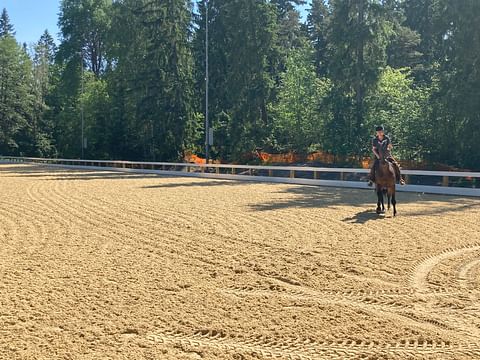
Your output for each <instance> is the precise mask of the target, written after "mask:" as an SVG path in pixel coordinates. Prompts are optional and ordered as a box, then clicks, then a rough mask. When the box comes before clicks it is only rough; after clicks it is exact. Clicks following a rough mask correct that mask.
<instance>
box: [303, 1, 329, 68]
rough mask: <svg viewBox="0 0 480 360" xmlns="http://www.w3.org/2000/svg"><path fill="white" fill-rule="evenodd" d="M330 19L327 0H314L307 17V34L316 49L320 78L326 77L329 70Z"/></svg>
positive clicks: (316, 63)
mask: <svg viewBox="0 0 480 360" xmlns="http://www.w3.org/2000/svg"><path fill="white" fill-rule="evenodd" d="M329 18H330V9H329V8H328V5H327V3H326V0H313V1H312V7H311V9H310V12H309V14H308V17H307V32H308V37H309V39H310V41H311V43H312V44H313V48H314V49H315V65H316V69H317V74H319V75H320V76H325V75H326V74H327V68H328V55H327V51H328V49H327V46H328V29H329Z"/></svg>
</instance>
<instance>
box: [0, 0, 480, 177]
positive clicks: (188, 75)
mask: <svg viewBox="0 0 480 360" xmlns="http://www.w3.org/2000/svg"><path fill="white" fill-rule="evenodd" d="M305 5H306V8H307V12H306V14H305V13H303V12H300V10H299V6H305ZM207 14H208V31H209V68H210V71H209V98H210V105H209V114H210V116H209V117H210V123H211V126H212V128H213V132H214V144H213V147H212V154H211V155H212V157H213V158H215V159H218V160H221V161H224V162H241V161H243V160H242V159H245V155H246V154H249V153H252V152H253V151H255V150H256V149H263V150H264V151H266V152H269V153H297V154H308V153H311V152H315V151H322V152H325V153H328V154H333V155H335V156H338V157H339V158H342V157H350V158H358V159H360V158H362V157H364V156H370V152H371V137H372V136H373V133H374V128H375V126H376V125H384V126H385V127H386V129H387V134H389V135H390V136H391V138H392V141H393V143H394V145H395V149H394V154H395V156H396V157H398V158H399V159H401V160H404V161H414V162H424V163H429V164H434V163H440V164H445V165H448V166H451V167H457V168H463V169H472V170H480V141H479V138H480V27H479V26H478V19H480V1H478V0H458V1H451V0H354V1H353V0H329V1H327V0H312V1H309V2H308V4H306V2H305V1H304V0H209V1H206V0H201V1H198V2H193V1H190V0H63V1H61V4H60V10H59V18H58V25H59V29H60V34H59V39H58V41H55V40H54V37H53V36H52V35H51V34H49V33H48V31H45V33H44V34H43V35H42V36H41V38H40V39H39V40H38V42H36V43H35V44H28V45H27V44H20V43H18V42H17V40H16V38H15V24H13V23H12V22H11V21H10V19H9V15H8V9H4V10H3V12H2V14H1V17H0V154H1V155H18V156H35V157H64V158H80V157H82V156H83V157H85V158H90V159H121V160H145V161H174V160H179V159H183V158H184V156H185V154H187V153H193V154H196V155H198V156H204V143H205V111H206V109H205V100H204V99H205V78H206V74H205V61H206V51H205V38H206V36H205V35H206V24H207V21H206V20H207V19H206V16H207ZM82 118H83V122H84V126H83V128H84V135H83V139H82Z"/></svg>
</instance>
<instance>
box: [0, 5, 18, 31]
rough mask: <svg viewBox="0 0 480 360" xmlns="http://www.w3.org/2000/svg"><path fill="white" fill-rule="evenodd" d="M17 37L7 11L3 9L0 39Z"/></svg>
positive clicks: (0, 20)
mask: <svg viewBox="0 0 480 360" xmlns="http://www.w3.org/2000/svg"><path fill="white" fill-rule="evenodd" d="M6 36H11V37H13V36H15V31H14V27H13V24H12V23H11V22H10V17H9V16H8V12H7V9H5V8H3V11H2V15H0V37H6Z"/></svg>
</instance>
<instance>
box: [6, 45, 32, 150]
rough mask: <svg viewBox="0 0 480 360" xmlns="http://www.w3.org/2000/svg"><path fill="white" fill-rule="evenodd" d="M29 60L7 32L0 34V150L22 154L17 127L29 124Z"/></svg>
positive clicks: (22, 127)
mask: <svg viewBox="0 0 480 360" xmlns="http://www.w3.org/2000/svg"><path fill="white" fill-rule="evenodd" d="M31 71H32V67H31V62H30V59H29V58H28V56H27V55H26V53H25V52H24V51H23V49H22V47H21V46H19V45H18V44H17V42H16V41H15V39H14V38H13V37H11V36H6V37H3V38H0V153H2V154H5V155H6V154H12V155H13V154H17V155H18V154H22V151H23V149H22V148H19V138H18V136H19V135H21V131H23V130H25V129H26V128H27V127H28V126H29V120H30V117H31V114H32V109H33V104H32V96H31V79H32V76H31Z"/></svg>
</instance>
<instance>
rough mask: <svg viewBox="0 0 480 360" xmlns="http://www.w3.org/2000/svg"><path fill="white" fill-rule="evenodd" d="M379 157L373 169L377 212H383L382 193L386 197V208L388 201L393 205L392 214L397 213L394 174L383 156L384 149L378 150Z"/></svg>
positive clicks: (393, 170)
mask: <svg viewBox="0 0 480 360" xmlns="http://www.w3.org/2000/svg"><path fill="white" fill-rule="evenodd" d="M379 155H380V159H379V161H378V166H377V168H376V169H375V190H376V192H377V214H383V213H385V204H384V194H385V192H386V194H387V197H388V210H390V201H391V203H392V205H393V216H396V215H397V199H396V197H395V183H396V175H395V169H394V168H393V165H392V163H391V162H390V161H388V160H387V159H386V158H385V151H384V149H382V150H381V151H380V154H379Z"/></svg>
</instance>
